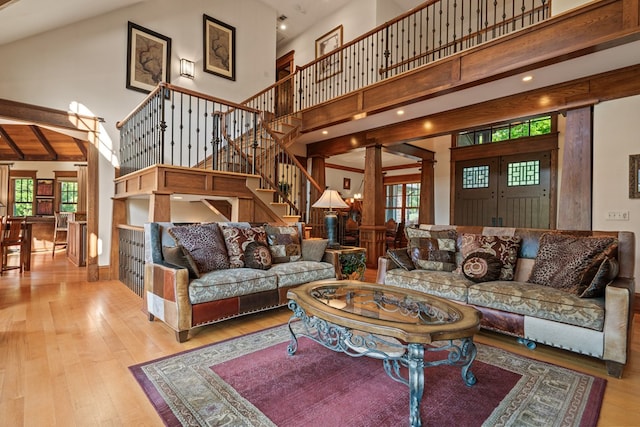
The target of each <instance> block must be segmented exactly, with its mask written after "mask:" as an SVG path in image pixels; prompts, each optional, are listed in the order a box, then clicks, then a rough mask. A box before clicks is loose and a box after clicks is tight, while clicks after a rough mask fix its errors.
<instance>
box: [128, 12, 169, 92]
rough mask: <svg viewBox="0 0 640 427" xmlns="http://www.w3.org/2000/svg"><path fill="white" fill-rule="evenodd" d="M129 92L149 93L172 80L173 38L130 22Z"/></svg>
mask: <svg viewBox="0 0 640 427" xmlns="http://www.w3.org/2000/svg"><path fill="white" fill-rule="evenodd" d="M128 34H129V36H128V38H127V89H133V90H137V91H139V92H144V93H149V92H151V91H152V90H154V89H155V88H156V86H158V83H161V82H167V83H169V81H170V71H171V39H170V38H169V37H166V36H163V35H162V34H159V33H156V32H155V31H151V30H149V29H147V28H144V27H141V26H140V25H136V24H134V23H133V22H129V32H128Z"/></svg>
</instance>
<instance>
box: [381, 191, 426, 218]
mask: <svg viewBox="0 0 640 427" xmlns="http://www.w3.org/2000/svg"><path fill="white" fill-rule="evenodd" d="M385 190H386V191H385V193H386V208H385V209H386V215H385V220H389V219H391V218H393V220H394V221H396V222H398V223H400V222H404V223H405V224H406V225H411V224H417V223H418V214H419V208H420V183H417V182H415V183H408V184H391V185H386V186H385Z"/></svg>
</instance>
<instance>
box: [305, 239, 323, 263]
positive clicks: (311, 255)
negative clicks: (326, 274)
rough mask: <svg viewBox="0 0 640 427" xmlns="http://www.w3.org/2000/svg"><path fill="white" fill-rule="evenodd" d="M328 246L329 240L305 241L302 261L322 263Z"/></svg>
mask: <svg viewBox="0 0 640 427" xmlns="http://www.w3.org/2000/svg"><path fill="white" fill-rule="evenodd" d="M327 244H329V240H327V239H303V240H302V259H303V260H305V261H316V262H320V261H322V259H323V258H324V251H325V249H327Z"/></svg>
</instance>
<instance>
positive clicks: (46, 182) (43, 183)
mask: <svg viewBox="0 0 640 427" xmlns="http://www.w3.org/2000/svg"><path fill="white" fill-rule="evenodd" d="M36 196H53V180H52V179H39V180H37V188H36Z"/></svg>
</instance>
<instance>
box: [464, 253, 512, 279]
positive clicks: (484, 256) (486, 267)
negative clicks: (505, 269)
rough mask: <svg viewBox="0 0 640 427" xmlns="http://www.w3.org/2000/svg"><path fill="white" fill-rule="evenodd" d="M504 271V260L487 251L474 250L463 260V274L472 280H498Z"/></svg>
mask: <svg viewBox="0 0 640 427" xmlns="http://www.w3.org/2000/svg"><path fill="white" fill-rule="evenodd" d="M501 271H502V261H500V258H498V257H497V256H495V255H491V254H490V253H487V252H473V253H471V254H469V256H468V257H466V258H465V259H464V261H463V262H462V274H464V277H466V278H467V279H469V280H471V281H472V282H476V283H481V282H490V281H493V280H498V279H499V278H500V274H501Z"/></svg>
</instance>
